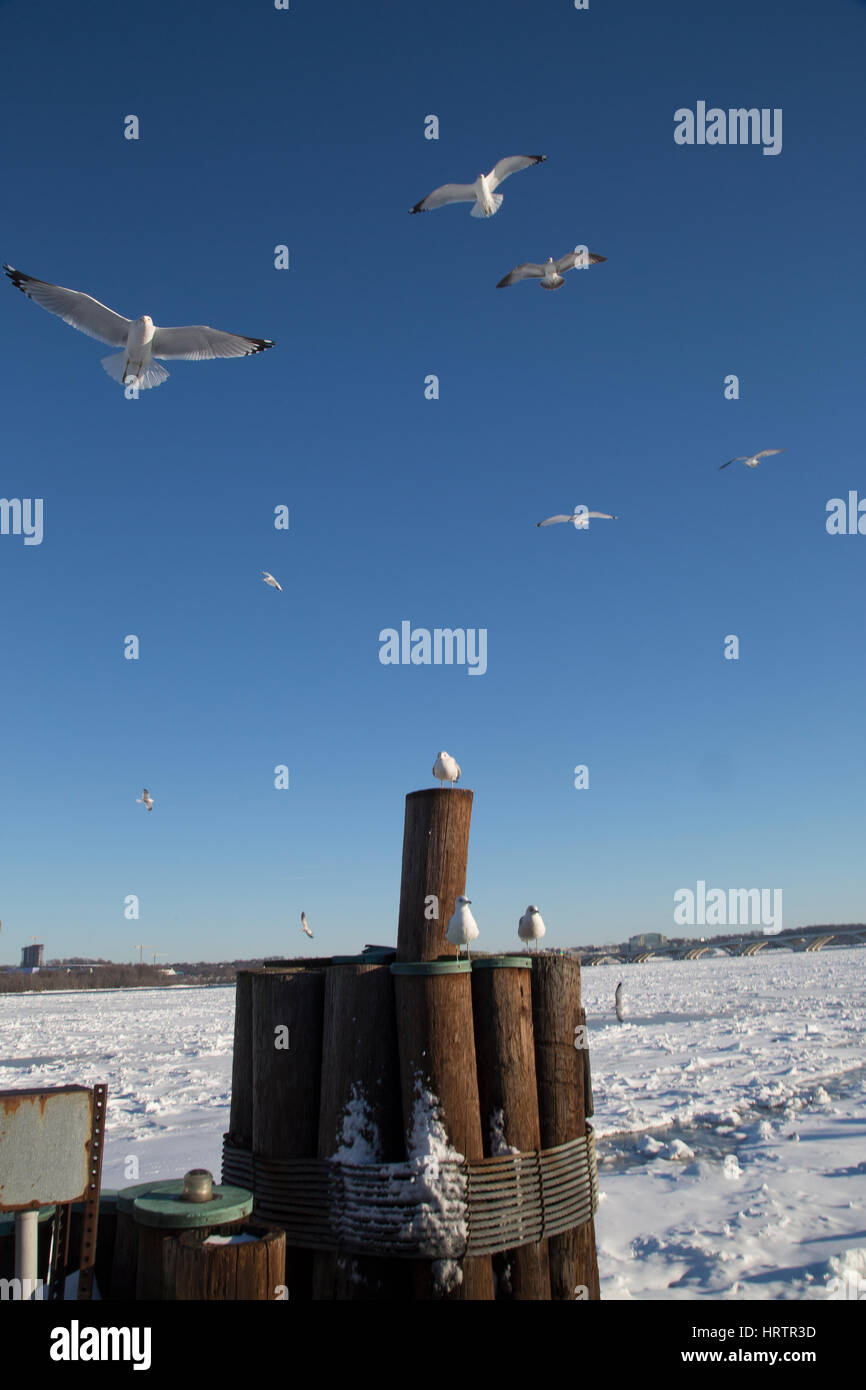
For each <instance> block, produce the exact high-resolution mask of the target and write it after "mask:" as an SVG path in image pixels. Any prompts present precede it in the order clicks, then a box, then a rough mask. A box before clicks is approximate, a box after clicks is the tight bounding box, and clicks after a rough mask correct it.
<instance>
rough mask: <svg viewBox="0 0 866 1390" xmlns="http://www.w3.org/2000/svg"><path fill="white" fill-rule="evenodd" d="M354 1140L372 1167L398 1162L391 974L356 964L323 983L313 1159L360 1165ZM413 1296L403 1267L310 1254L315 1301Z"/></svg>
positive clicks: (335, 970)
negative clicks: (338, 1157)
mask: <svg viewBox="0 0 866 1390" xmlns="http://www.w3.org/2000/svg"><path fill="white" fill-rule="evenodd" d="M344 1121H346V1122H347V1126H346V1130H345V1131H344ZM353 1133H354V1134H356V1135H358V1137H359V1140H360V1142H361V1144H362V1145H363V1144H364V1143H365V1142H366V1144H367V1145H368V1154H367V1156H368V1157H369V1161H370V1162H379V1163H391V1162H395V1161H397V1160H400V1159H402V1158H403V1157H404V1150H403V1132H402V1125H401V1122H400V1081H399V1074H398V1068H397V1032H396V1021H395V1016H394V986H393V981H392V977H391V972H390V970H389V968H388V966H387V965H383V964H370V963H368V962H363V961H360V960H358V961H346V962H343V963H338V962H335V963H334V965H333V966H332V967H331V969H330V970H329V971H328V972H327V975H326V978H325V1004H324V1029H323V1036H322V1090H321V1107H320V1114H319V1141H318V1153H319V1157H320V1158H332V1157H333V1156H334V1154H335V1153H336V1152H337V1151H338V1150H340V1149H344V1150H345V1149H346V1148H347V1145H348V1146H349V1152H348V1154H347V1159H346V1161H347V1162H349V1163H352V1162H354V1163H363V1162H364V1156H362V1155H353V1153H352V1148H351V1134H353ZM356 1147H357V1146H356ZM411 1297H412V1271H411V1267H410V1265H409V1263H408V1262H407V1261H405V1260H403V1261H401V1260H382V1259H375V1258H372V1257H368V1256H355V1255H352V1254H351V1253H349V1252H345V1253H341V1252H337V1253H332V1252H325V1251H321V1252H317V1253H316V1255H315V1258H314V1261H313V1298H314V1299H322V1300H337V1299H339V1300H345V1301H356V1300H363V1301H368V1302H372V1301H384V1300H387V1301H391V1302H395V1301H405V1300H409V1299H411Z"/></svg>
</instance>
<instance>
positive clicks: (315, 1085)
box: [251, 969, 325, 1303]
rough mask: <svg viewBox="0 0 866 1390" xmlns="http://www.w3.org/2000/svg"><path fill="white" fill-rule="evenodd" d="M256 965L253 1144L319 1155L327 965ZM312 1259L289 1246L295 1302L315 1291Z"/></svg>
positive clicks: (288, 1153)
mask: <svg viewBox="0 0 866 1390" xmlns="http://www.w3.org/2000/svg"><path fill="white" fill-rule="evenodd" d="M251 973H252V976H253V980H252V1024H253V1027H252V1035H253V1042H252V1059H253V1104H252V1147H253V1150H254V1152H255V1153H256V1154H257V1155H261V1156H262V1157H263V1158H264V1159H268V1158H276V1159H283V1158H315V1156H316V1154H317V1152H318V1138H319V1094H320V1087H321V1075H322V1022H323V1006H324V992H325V991H324V987H325V971H323V970H315V969H314V970H305V969H302V970H294V969H292V970H271V969H264V970H257V971H253V972H251ZM285 1044H287V1045H285ZM312 1266H313V1252H312V1251H311V1250H306V1249H301V1248H299V1247H292V1246H288V1247H287V1248H286V1281H285V1282H286V1286H287V1288H288V1292H289V1298H290V1300H291V1301H292V1302H293V1303H298V1302H306V1301H308V1300H309V1299H310V1298H311V1297H312Z"/></svg>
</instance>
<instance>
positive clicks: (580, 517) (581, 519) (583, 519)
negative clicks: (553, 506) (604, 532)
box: [535, 507, 617, 531]
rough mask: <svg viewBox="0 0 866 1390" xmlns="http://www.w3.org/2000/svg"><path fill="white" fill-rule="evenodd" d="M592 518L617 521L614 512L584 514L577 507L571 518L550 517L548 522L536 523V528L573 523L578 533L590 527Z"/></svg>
mask: <svg viewBox="0 0 866 1390" xmlns="http://www.w3.org/2000/svg"><path fill="white" fill-rule="evenodd" d="M591 516H594V517H598V518H600V519H602V520H604V521H616V519H617V518H616V517H615V516H614V515H613V513H612V512H582V511H578V510H577V508H576V507H575V509H574V511H573V512H572V513H571V515H570V516H565V515H561V516H549V517H548V518H547V520H546V521H536V523H535V524H536V526H555V525H556V523H557V522H558V521H573V522H574V525H575V527H576V529H577V530H578V531H586V530H587V529H588V527H589V519H590V517H591Z"/></svg>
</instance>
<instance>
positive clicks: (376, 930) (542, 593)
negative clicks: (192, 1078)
mask: <svg viewBox="0 0 866 1390" xmlns="http://www.w3.org/2000/svg"><path fill="white" fill-rule="evenodd" d="M816 16H817V11H816V9H815V7H814V5H813V4H811V3H805V0H794V3H790V4H786V5H785V6H784V7H783V8H780V7H779V6H777V5H774V4H770V3H767V2H766V0H734V3H731V4H728V5H726V6H724V7H709V6H696V5H694V3H690V0H681V2H680V3H672V2H671V0H666V2H665V3H660V4H657V5H652V6H648V5H646V4H645V3H643V0H625V3H618V4H614V3H612V0H592V2H591V6H590V9H589V10H588V11H585V12H578V11H575V10H574V9H573V8H571V7H570V6H569V4H568V3H566V0H559V2H558V3H555V4H554V3H542V4H537V5H534V6H529V5H526V4H518V3H511V0H506V2H505V3H497V4H496V5H493V4H491V3H478V4H475V5H472V6H469V7H466V6H464V5H462V4H459V3H456V0H455V3H452V0H446V2H445V3H439V4H437V5H436V6H434V7H431V6H427V5H418V4H407V3H397V2H396V0H393V2H391V0H387V2H386V3H380V4H377V5H375V6H358V5H349V4H339V5H333V6H327V5H321V4H315V5H313V4H310V3H301V0H293V3H292V7H291V9H290V10H289V11H288V12H278V11H276V10H274V9H273V7H269V6H268V4H266V3H264V0H262V3H259V4H255V5H251V4H241V3H240V0H238V3H236V4H230V3H220V2H219V0H218V2H217V3H207V4H203V3H190V4H184V5H183V6H172V5H168V4H165V3H156V4H152V5H150V6H148V7H147V9H146V10H145V11H132V12H129V13H126V12H125V13H124V15H123V17H122V21H121V20H119V18H118V12H117V8H116V6H110V5H108V4H107V3H95V4H93V5H91V6H89V7H88V11H87V24H86V27H85V26H84V25H83V24H82V22H81V14H80V11H78V10H76V9H75V8H74V7H69V6H62V5H55V6H48V7H45V6H39V7H36V8H34V7H33V6H30V5H26V4H23V3H15V0H13V3H10V4H4V5H3V19H4V40H5V41H4V45H3V50H4V53H3V59H2V66H3V81H2V84H0V91H2V97H0V101H2V107H3V118H4V128H5V130H6V132H7V138H6V140H5V141H4V166H5V169H4V175H3V195H4V196H3V202H4V217H3V236H2V243H0V253H2V259H4V260H6V261H9V262H10V263H11V264H12V265H14V266H16V267H18V268H19V269H22V270H24V271H25V272H27V273H28V274H31V275H35V276H38V277H40V278H44V279H47V280H50V281H54V282H55V283H58V284H62V285H66V286H70V287H72V288H74V289H81V290H86V291H87V292H88V293H90V294H92V295H94V296H95V297H96V298H97V299H100V300H102V301H104V302H105V303H107V304H109V305H111V306H112V307H113V308H115V309H117V310H118V311H119V312H121V313H123V314H125V315H127V316H129V317H137V316H138V315H139V314H142V313H148V314H150V315H151V316H152V317H153V318H154V320H155V322H156V323H158V324H183V323H202V322H204V323H210V324H212V325H214V326H215V327H219V328H225V329H229V330H231V331H234V332H239V333H246V334H251V335H254V336H257V337H269V338H273V339H275V340H276V344H277V345H276V348H275V349H274V350H273V351H270V352H267V353H264V354H262V355H260V356H256V357H252V358H249V359H244V360H242V361H236V362H209V363H203V364H197V363H185V362H174V363H169V364H168V367H169V370H170V373H171V375H170V378H169V380H168V381H167V382H166V383H165V384H164V385H162V386H160V387H159V388H158V389H156V390H152V391H147V392H142V394H141V396H140V399H139V400H137V401H128V400H126V399H125V398H124V395H123V392H122V390H121V388H120V387H119V386H117V385H116V384H115V383H113V382H112V381H110V379H109V378H108V377H107V376H106V374H105V373H104V372H103V371H102V369H101V367H100V358H101V357H102V356H104V355H105V354H106V353H107V352H108V351H109V349H108V348H106V347H104V346H103V345H102V344H100V343H98V342H95V341H94V340H92V339H89V338H86V337H84V336H83V335H81V334H78V333H75V332H74V331H73V330H72V329H70V328H68V327H67V326H65V325H64V324H62V323H61V322H60V320H59V319H56V318H54V317H52V316H50V315H48V314H47V313H45V312H44V311H43V310H42V309H40V308H38V307H37V306H35V305H34V304H32V303H30V302H28V301H27V300H26V299H25V298H24V296H23V295H20V294H18V293H16V291H15V290H14V288H13V287H12V286H11V285H10V284H9V282H8V281H6V280H5V279H4V280H3V282H2V285H0V315H2V317H0V323H2V330H3V333H2V343H3V348H2V352H3V358H4V361H3V378H4V386H5V388H6V409H5V411H4V436H5V439H4V449H3V463H2V470H0V496H4V497H6V498H36V497H41V498H42V499H44V539H43V542H42V544H41V545H38V546H35V545H34V546H25V545H24V544H23V538H22V537H21V536H14V535H0V593H2V604H0V651H2V654H3V677H2V682H0V717H2V729H3V757H2V761H0V919H2V928H3V929H2V935H0V960H3V961H7V962H16V961H17V960H18V952H19V948H20V946H21V945H22V944H24V943H25V942H27V941H28V940H30V939H31V938H32V937H33V936H36V937H37V938H38V939H39V940H41V941H44V942H45V943H46V947H47V951H48V954H49V955H66V954H69V955H72V954H76V955H97V956H106V957H111V958H114V959H130V958H132V956H133V955H134V954H135V953H134V952H133V949H132V947H133V944H134V943H137V942H142V943H145V944H146V945H148V946H149V951H148V954H152V952H153V951H155V950H156V951H159V952H161V954H162V955H163V956H164V957H166V958H169V959H190V958H193V959H202V958H209V959H223V958H232V957H238V956H251V955H257V954H275V953H281V952H285V953H289V952H294V951H299V950H300V949H301V948H302V945H303V942H304V938H303V937H302V936H301V935H300V931H299V926H298V922H299V914H300V911H301V909H302V908H303V909H305V910H306V912H307V915H308V917H309V919H310V921H311V923H312V925H313V928H314V931H316V936H317V939H316V943H315V947H316V948H317V949H318V948H319V947H321V948H322V949H324V950H330V949H333V950H335V951H348V950H354V949H357V948H358V947H360V945H362V944H363V942H365V941H368V940H374V941H388V940H392V939H394V936H395V931H396V911H397V901H398V894H399V883H400V850H401V842H402V819H403V799H404V795H405V793H406V792H408V791H411V790H414V789H416V788H418V787H423V786H428V785H431V784H432V782H433V779H432V776H431V775H430V771H429V769H430V768H431V766H432V762H433V758H434V756H435V754H436V752H437V750H438V749H440V748H446V749H447V750H448V751H449V752H451V753H452V754H454V755H455V756H456V757H457V759H458V761H459V762H460V763H461V766H462V768H463V782H464V783H465V785H466V786H469V787H472V788H473V789H474V791H475V805H474V815H473V828H472V837H471V844H470V864H469V892H470V895H471V897H472V899H473V908H474V910H475V913H476V917H477V920H478V922H479V925H480V927H481V932H482V935H481V938H480V940H479V946H484V947H485V948H488V949H489V948H495V947H497V946H507V945H514V944H516V942H517V937H516V922H517V918H518V916H519V915H520V913H521V912H522V911H523V909H524V908H525V906H526V904H527V903H528V902H530V901H531V902H535V903H538V904H539V906H540V907H541V910H542V913H543V915H544V917H545V920H546V922H547V925H548V941H549V943H550V944H551V945H554V946H557V945H570V944H578V943H580V942H589V941H605V940H619V939H622V938H623V937H624V936H626V935H628V934H630V933H632V932H638V931H652V930H657V931H662V932H666V933H671V934H673V931H674V924H673V907H674V902H673V895H674V893H675V892H676V891H677V890H678V889H680V888H683V887H693V886H694V885H695V884H696V882H697V881H698V880H700V879H702V880H704V881H706V882H707V884H708V885H709V886H713V887H721V888H728V887H743V888H750V887H766V888H781V889H782V890H783V894H784V920H785V923H786V924H787V925H797V924H803V923H808V922H815V921H822V922H823V921H836V922H846V921H854V920H862V919H863V904H864V893H863V889H864V875H863V867H862V862H863V856H862V845H863V841H864V811H863V771H864V765H866V756H864V755H866V720H864V713H863V711H864V701H863V688H864V674H866V661H864V648H863V580H864V574H866V537H864V536H860V535H854V536H840V537H831V536H829V535H828V534H827V531H826V528H825V518H826V505H827V502H828V500H829V499H830V498H832V497H837V496H841V497H847V495H848V492H849V490H851V489H855V490H856V489H859V495H860V496H861V497H864V496H866V469H864V466H863V454H862V443H861V438H862V398H863V385H862V376H863V331H862V294H863V282H864V275H863V252H862V226H863V192H862V130H863V118H864V98H863V87H862V52H863V43H864V38H866V6H864V5H862V4H855V3H852V2H843V0H828V3H826V4H825V5H823V6H822V7H821V11H820V21H819V19H818V18H817V17H816ZM46 24H47V26H48V35H49V37H50V40H51V41H50V43H49V42H47V41H45V32H46V28H45V26H46ZM699 100H704V101H706V102H707V104H708V106H714V105H715V106H719V107H721V108H724V109H727V108H729V107H739V106H746V107H753V106H754V107H758V108H771V109H775V108H781V109H782V111H783V148H782V152H781V153H780V154H779V155H777V156H765V155H763V154H762V152H761V149H760V147H753V146H747V147H740V146H733V147H724V146H723V147H709V146H703V147H699V146H694V147H682V146H678V145H677V144H675V142H674V139H673V131H674V112H675V111H676V110H677V109H678V108H682V107H690V108H692V109H694V108H695V106H696V103H697V102H698V101H699ZM431 113H432V114H435V115H437V116H438V117H439V122H440V132H439V139H438V141H433V140H426V139H425V138H424V120H425V116H427V115H428V114H431ZM128 114H136V115H137V116H138V117H139V120H140V138H139V140H138V141H129V140H125V139H124V137H123V123H124V117H125V116H127V115H128ZM512 153H543V154H546V155H547V157H548V158H547V162H546V163H545V164H543V165H541V166H539V167H537V168H532V169H529V170H527V171H526V172H523V173H520V174H517V175H515V176H514V177H513V178H512V179H510V180H509V181H508V182H507V183H506V184H505V185H504V186H503V188H502V190H501V191H502V192H503V193H504V199H505V200H504V204H503V206H502V208H501V210H500V212H499V213H498V214H497V215H496V217H494V218H491V219H489V220H485V221H480V220H476V219H473V218H470V217H469V209H468V207H467V206H458V207H447V208H444V209H441V210H437V211H435V212H432V213H427V214H424V215H423V216H419V217H412V218H410V217H408V216H407V210H408V209H409V208H410V207H411V206H412V205H413V204H414V203H415V202H417V201H418V200H419V199H420V198H422V197H424V195H425V194H427V193H429V192H430V191H431V190H432V189H433V188H435V187H436V186H438V185H439V184H440V183H444V182H448V181H452V180H458V181H463V180H471V179H473V178H474V177H475V175H476V174H477V173H478V172H479V170H485V171H486V170H487V169H488V168H490V167H491V165H492V164H493V163H494V162H495V161H496V160H497V159H498V158H500V157H501V156H503V155H506V154H512ZM581 243H585V244H587V245H588V246H589V247H590V248H591V249H592V250H593V251H597V252H599V253H600V254H602V255H604V256H606V257H607V262H606V263H605V264H603V265H600V266H597V267H593V268H592V269H591V270H589V271H587V272H580V271H575V272H573V273H572V274H571V275H570V276H568V277H567V279H566V285H565V287H564V288H563V289H562V290H561V291H560V292H558V293H556V294H549V293H544V292H543V291H539V289H538V287H537V286H536V285H534V284H532V283H526V284H518V285H516V286H514V287H513V288H510V289H507V290H496V289H495V286H496V283H497V281H498V280H499V279H500V278H501V277H502V276H503V275H504V274H505V273H506V271H508V270H509V269H510V268H511V267H512V266H514V265H516V264H517V263H518V262H521V261H524V260H544V259H546V258H547V257H548V256H549V255H553V256H560V255H562V254H563V253H564V252H565V251H567V250H569V249H571V248H572V247H573V246H574V245H576V244H581ZM281 244H285V245H287V246H288V247H289V252H290V269H288V270H285V271H279V270H276V269H275V268H274V247H275V246H277V245H281ZM431 373H434V374H436V375H437V376H438V378H439V392H440V394H439V399H438V400H426V399H425V396H424V382H425V377H427V375H428V374H431ZM730 373H735V374H736V375H737V376H738V377H739V381H740V398H739V399H738V400H726V399H725V397H724V379H725V377H726V376H727V375H728V374H730ZM772 447H780V448H784V450H785V452H784V453H783V454H780V455H778V457H776V458H774V459H768V460H766V461H765V463H764V464H763V465H762V466H761V467H760V468H758V469H755V470H751V469H745V468H743V467H742V466H741V465H740V464H737V465H736V466H735V467H734V466H732V467H731V468H729V469H726V470H725V471H724V472H721V473H720V472H719V471H718V465H719V464H720V463H722V462H723V461H724V460H725V459H727V458H730V457H731V456H732V455H735V454H743V453H751V452H753V451H755V450H758V449H765V448H772ZM579 503H584V504H586V505H588V506H590V507H592V508H597V509H600V510H602V511H609V512H614V513H616V514H617V516H618V518H619V519H618V520H617V521H616V522H610V523H607V522H597V523H595V524H593V525H592V527H591V528H590V530H589V531H588V532H587V533H584V534H580V533H577V532H575V530H574V529H573V528H572V527H567V526H559V527H551V528H549V529H545V530H538V529H536V527H535V526H534V524H533V523H534V522H536V521H538V520H539V519H541V518H542V517H544V516H548V515H550V514H552V513H555V512H561V511H569V510H570V509H571V508H572V507H573V506H574V505H576V504H579ZM280 504H284V505H285V506H287V507H288V508H289V510H290V517H291V524H290V529H289V530H288V531H287V532H278V531H276V530H275V529H274V527H273V512H274V508H275V507H276V506H278V505H280ZM262 569H268V570H270V571H272V572H273V573H274V574H275V575H276V576H277V578H278V579H279V580H280V582H281V583H282V585H283V592H282V594H279V593H276V592H275V591H273V590H271V589H269V588H267V587H266V586H265V585H264V584H262V583H261V581H260V579H259V572H260V570H262ZM403 619H409V620H410V621H411V622H412V624H413V626H415V627H425V628H428V629H433V628H435V627H437V626H438V627H460V628H485V629H486V630H487V634H488V636H487V644H488V669H487V672H486V673H485V674H484V675H483V676H470V675H469V674H468V671H467V670H466V668H465V667H463V668H461V667H459V666H453V667H450V668H449V667H433V666H417V667H412V666H409V667H391V666H384V665H382V664H381V663H380V662H379V660H378V653H379V632H380V631H381V630H382V629H384V628H388V627H397V628H399V626H400V623H401V621H402V620H403ZM130 633H134V634H136V635H137V636H138V637H139V639H140V643H141V657H140V660H138V661H126V660H124V657H123V641H124V637H125V636H126V635H127V634H130ZM730 633H733V634H736V635H737V636H738V637H739V639H740V658H739V660H738V661H726V660H725V659H724V658H723V644H724V639H725V636H726V635H727V634H730ZM278 764H285V765H287V766H288V768H289V775H290V787H289V789H288V790H287V791H278V790H276V789H275V788H274V768H275V766H276V765H278ZM577 764H586V765H587V766H588V768H589V778H590V785H589V788H588V789H587V790H582V791H578V790H576V789H575V788H574V785H573V769H574V767H575V766H576V765H577ZM144 785H146V786H147V787H148V788H149V789H150V791H151V793H152V795H153V797H154V799H155V805H154V810H153V812H152V813H150V814H148V813H146V812H145V810H144V808H143V807H142V806H140V805H136V802H135V799H136V797H137V796H139V795H140V793H141V788H142V786H144ZM129 894H136V895H137V896H138V898H139V901H140V919H139V920H138V921H128V920H125V918H124V900H125V898H126V896H127V895H129Z"/></svg>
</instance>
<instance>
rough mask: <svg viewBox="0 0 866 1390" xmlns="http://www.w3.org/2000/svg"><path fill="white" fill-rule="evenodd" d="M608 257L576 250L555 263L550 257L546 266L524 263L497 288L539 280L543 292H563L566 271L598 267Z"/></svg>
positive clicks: (511, 271)
mask: <svg viewBox="0 0 866 1390" xmlns="http://www.w3.org/2000/svg"><path fill="white" fill-rule="evenodd" d="M606 260H607V256H596V255H595V253H594V252H592V251H585V250H584V249H583V248H582V247H581V249H580V250H577V249H576V248H575V250H574V251H569V253H568V255H567V256H560V258H559V260H558V261H555V260H554V259H553V257H552V256H548V258H547V260H546V261H545V263H544V265H538V264H537V263H536V262H535V261H524V263H523V265H516V266H515V267H514V269H513V270H509V272H508V274H507V275H506V276H505V277H504V278H503V279H502V280H500V281H499V284H498V285H497V286H496V288H497V289H498V290H504V289H506V288H507V286H508V285H516V284H517V282H518V280H537V281H538V283H539V285H540V286H541V288H542V289H543V290H561V289H562V287H563V285H564V284H565V277H564V276H563V274H562V272H563V271H564V270H572V269H573V268H574V267H575V266H580V268H581V269H582V270H585V269H587V267H589V266H591V265H598V263H599V261H606Z"/></svg>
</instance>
